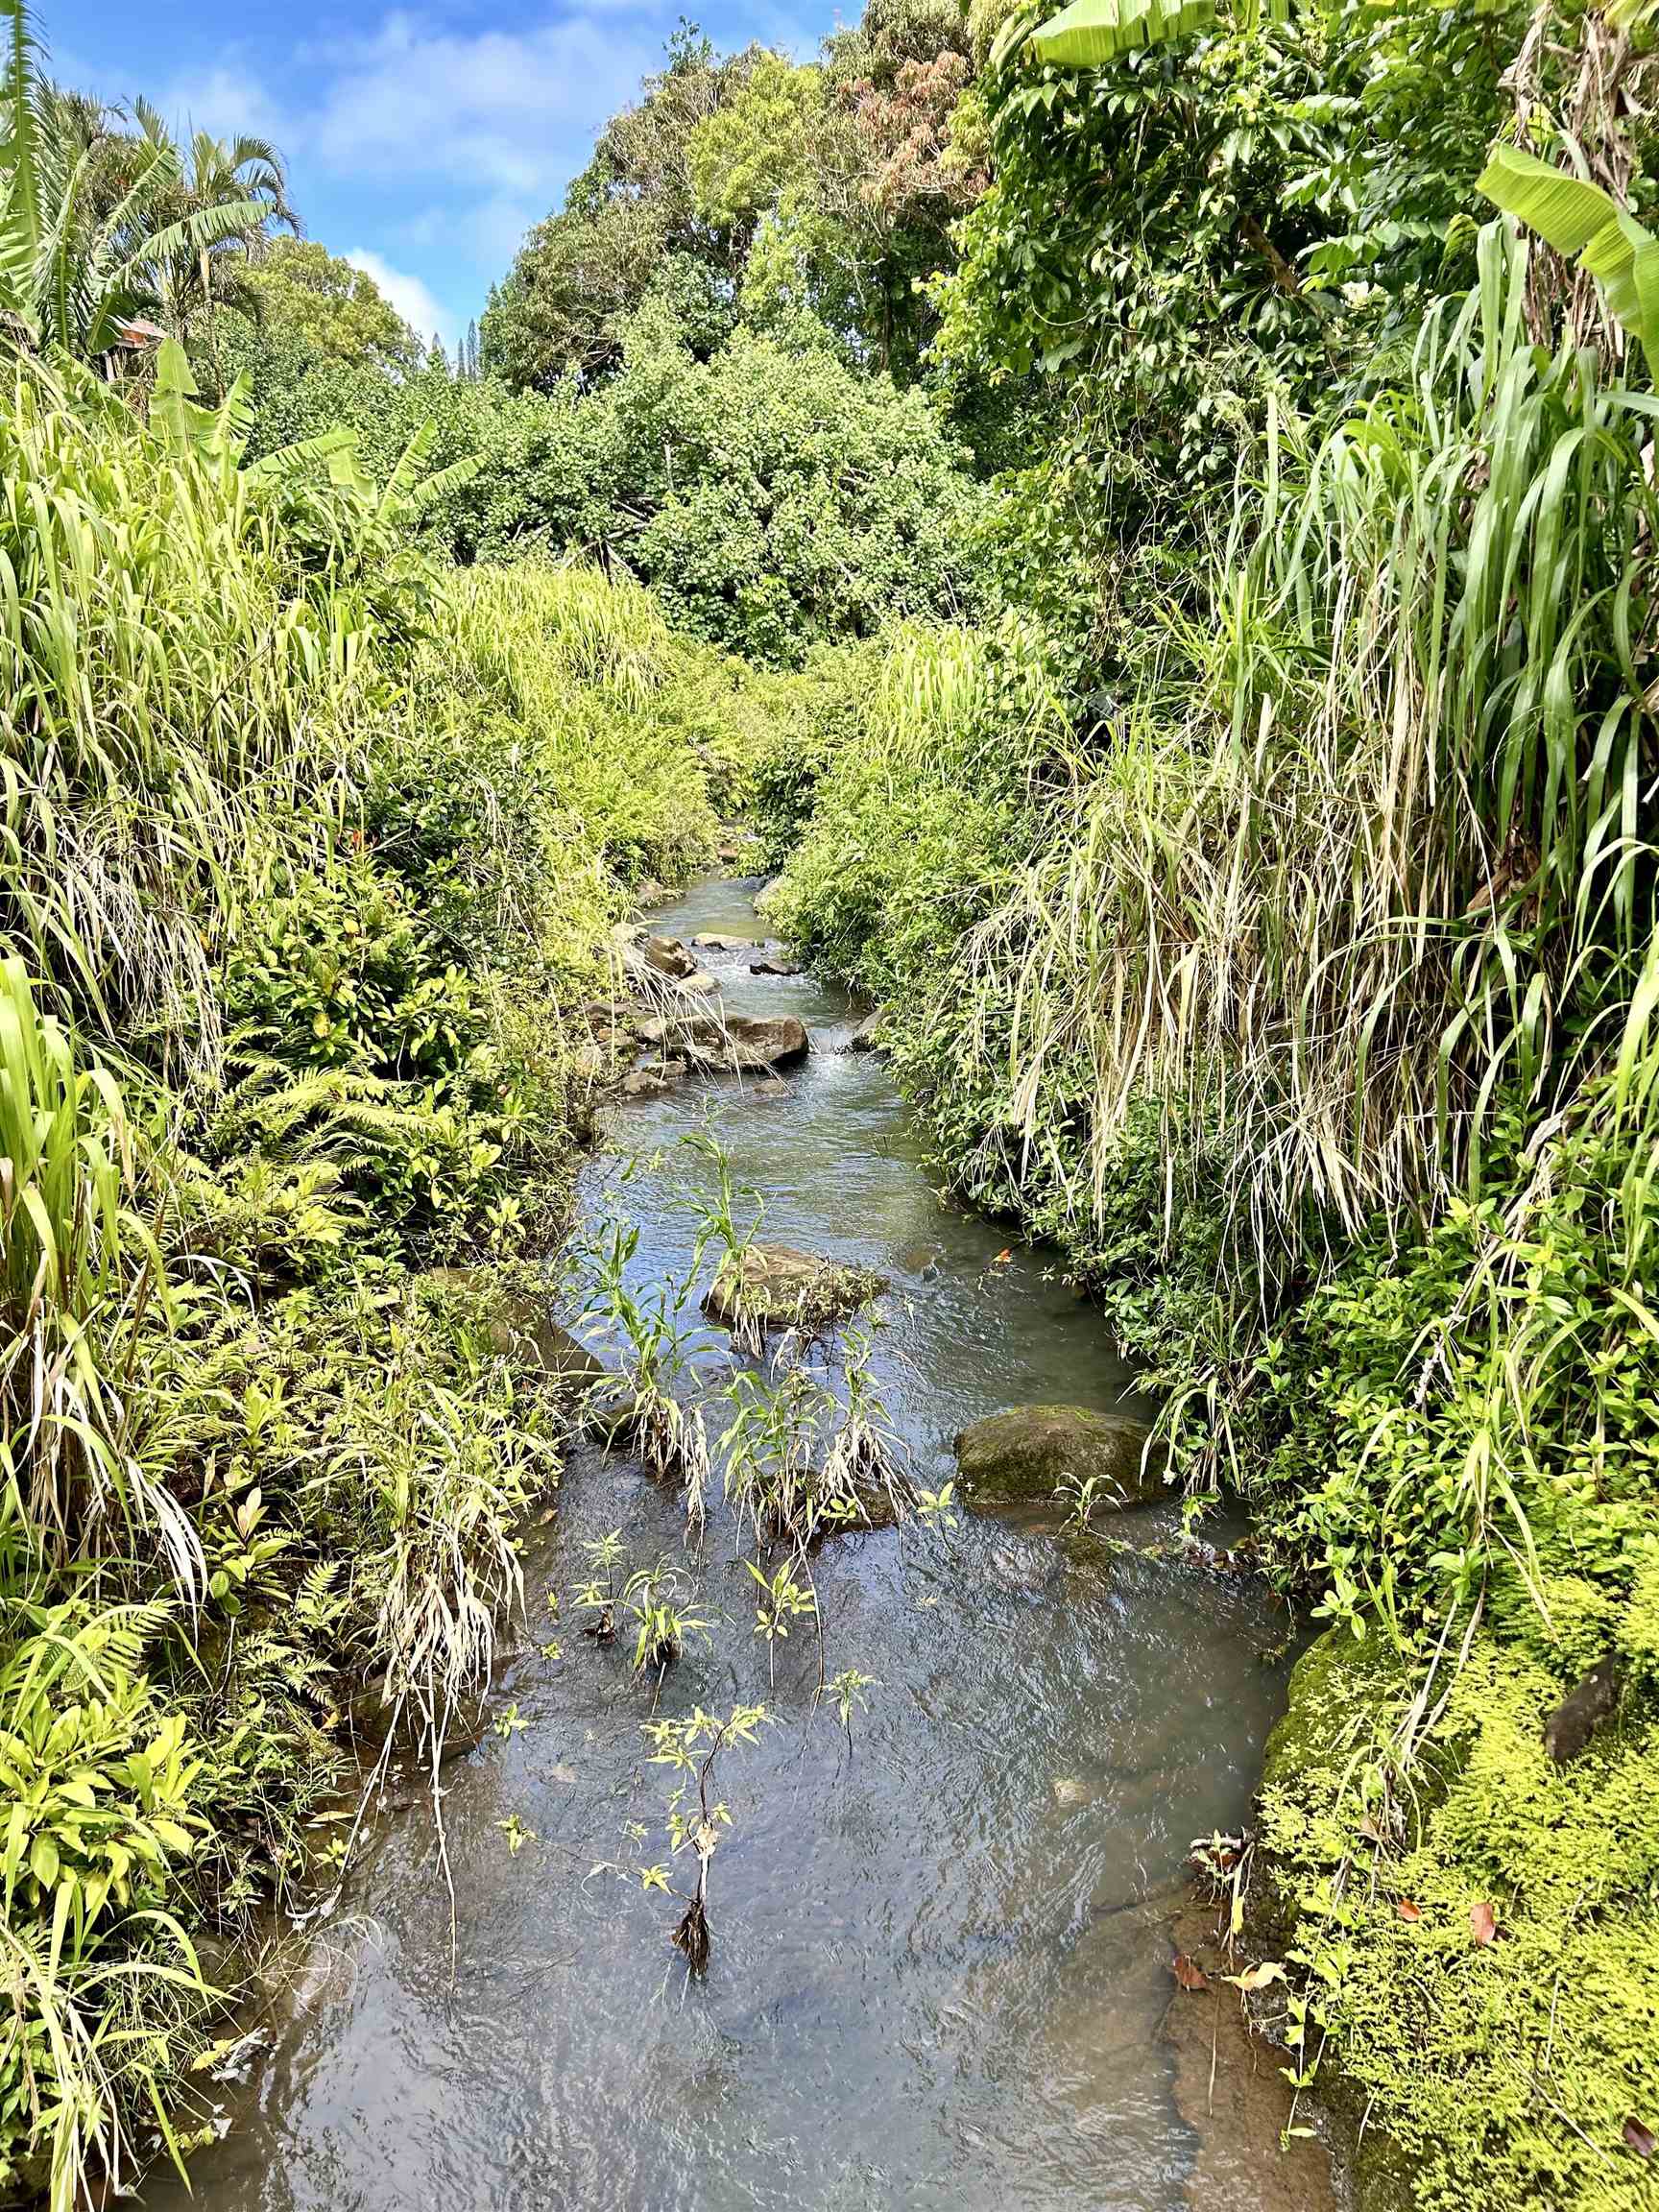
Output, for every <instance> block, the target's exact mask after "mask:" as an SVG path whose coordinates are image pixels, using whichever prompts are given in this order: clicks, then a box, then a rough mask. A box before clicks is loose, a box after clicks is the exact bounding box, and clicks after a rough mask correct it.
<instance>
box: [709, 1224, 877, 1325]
mask: <svg viewBox="0 0 1659 2212" xmlns="http://www.w3.org/2000/svg"><path fill="white" fill-rule="evenodd" d="M885 1288H886V1283H885V1281H884V1279H883V1278H882V1277H881V1276H879V1275H877V1274H874V1273H872V1272H871V1270H870V1269H869V1268H867V1267H844V1266H839V1265H837V1263H836V1262H834V1261H833V1260H826V1259H824V1258H823V1257H822V1256H821V1255H819V1254H817V1253H814V1252H798V1251H797V1250H796V1249H795V1247H794V1246H793V1245H791V1244H750V1245H747V1246H746V1247H745V1248H744V1250H743V1251H742V1252H740V1253H737V1254H735V1255H730V1254H729V1255H728V1256H727V1258H726V1259H725V1260H723V1261H722V1262H721V1263H720V1267H719V1270H718V1272H717V1273H716V1275H715V1277H714V1280H713V1282H712V1283H711V1284H710V1285H709V1289H708V1292H707V1293H706V1295H705V1297H704V1300H703V1310H704V1312H705V1313H707V1314H708V1316H709V1320H710V1321H714V1322H717V1323H718V1324H719V1326H720V1327H721V1328H722V1329H730V1330H732V1331H733V1333H735V1334H743V1333H744V1332H746V1331H751V1330H752V1331H755V1332H757V1333H758V1334H766V1333H767V1332H768V1331H771V1330H775V1329H804V1330H805V1331H806V1332H807V1333H808V1334H816V1333H817V1332H818V1331H820V1330H822V1329H826V1328H828V1327H829V1324H830V1323H831V1322H834V1321H839V1320H844V1319H845V1318H846V1316H847V1315H848V1314H850V1313H855V1312H856V1311H857V1310H858V1309H859V1307H860V1306H867V1305H868V1304H869V1302H870V1300H871V1299H872V1298H874V1297H875V1296H876V1295H877V1294H878V1292H879V1291H881V1290H884V1289H885Z"/></svg>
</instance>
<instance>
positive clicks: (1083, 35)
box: [1031, 0, 1215, 69]
mask: <svg viewBox="0 0 1659 2212" xmlns="http://www.w3.org/2000/svg"><path fill="white" fill-rule="evenodd" d="M1214 20H1215V5H1214V0H1071V5H1070V7H1069V8H1063V9H1062V10H1061V11H1060V12H1059V14H1058V15H1051V16H1050V17H1049V18H1048V20H1047V22H1046V23H1044V24H1042V25H1040V26H1039V28H1038V29H1037V30H1036V31H1034V32H1033V33H1032V35H1031V44H1032V46H1033V48H1034V49H1035V51H1036V53H1037V55H1038V57H1039V59H1040V60H1044V61H1051V62H1052V63H1054V65H1055V66H1056V67H1057V68H1061V69H1089V68H1093V67H1094V66H1095V65H1097V64H1098V63H1100V62H1102V61H1112V60H1116V59H1117V57H1118V55H1119V54H1126V53H1128V52H1129V51H1130V50H1131V48H1133V47H1136V46H1162V45H1166V44H1167V43H1168V42H1169V41H1170V40H1171V39H1175V38H1188V37H1190V36H1192V35H1193V34H1194V33H1195V32H1199V31H1207V30H1208V29H1209V28H1210V26H1211V24H1213V23H1214Z"/></svg>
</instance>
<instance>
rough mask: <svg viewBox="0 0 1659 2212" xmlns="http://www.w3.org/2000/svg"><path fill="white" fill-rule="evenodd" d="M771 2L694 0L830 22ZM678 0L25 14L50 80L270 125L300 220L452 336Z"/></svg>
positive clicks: (723, 8) (763, 24)
mask: <svg viewBox="0 0 1659 2212" xmlns="http://www.w3.org/2000/svg"><path fill="white" fill-rule="evenodd" d="M822 4H823V6H824V9H825V13H824V19H823V21H822V22H811V21H808V20H805V19H797V18H796V17H795V16H794V15H793V14H791V13H789V12H786V11H785V10H784V9H781V8H780V7H779V6H777V5H775V4H774V0H718V4H717V5H714V6H710V7H709V8H707V9H705V10H702V11H700V15H701V20H702V23H703V27H704V29H705V30H706V31H707V32H708V34H709V36H710V37H711V38H713V39H714V40H715V42H716V44H717V45H720V46H722V47H727V48H730V47H735V46H739V45H742V44H743V43H744V42H745V41H746V40H748V39H750V38H758V39H761V40H763V41H764V42H766V43H768V44H778V45H783V46H786V47H787V48H789V49H790V50H791V51H792V52H796V53H807V52H810V51H811V50H812V48H813V46H814V45H815V44H816V41H817V39H818V37H819V36H822V35H823V33H825V32H827V31H829V30H830V29H831V28H833V20H834V18H833V12H832V10H833V0H822ZM680 5H681V0H584V4H583V5H581V6H577V7H567V8H548V7H546V6H545V5H531V4H527V0H447V4H446V5H443V6H439V7H435V8H431V9H422V10H421V11H419V12H415V11H410V10H404V9H394V10H390V11H388V12H384V13H381V14H379V15H378V16H376V15H375V13H374V12H372V11H368V12H364V13H363V14H362V15H361V16H359V17H358V18H357V20H356V24H355V27H354V28H353V29H351V30H345V29H343V25H344V24H346V23H348V22H349V21H350V20H351V19H350V17H349V16H348V15H344V14H343V13H342V12H338V11H335V10H332V9H329V10H325V9H324V8H323V7H322V6H321V5H320V4H319V0H294V4H293V5H292V6H289V7H287V8H285V9H283V10H280V11H271V12H269V13H264V14H261V15H260V16H259V17H258V18H256V19H255V20H256V21H257V24H258V26H259V27H258V28H257V29H256V30H250V29H249V28H248V26H249V23H250V20H251V19H250V18H249V17H248V16H246V15H240V16H238V17H236V18H235V19H234V20H235V22H236V23H237V25H238V28H237V30H236V31H235V32H234V33H233V34H230V35H227V30H226V25H227V20H228V18H227V14H226V12H225V10H224V8H223V7H222V6H220V5H214V4H212V0H172V5H171V6H170V7H169V8H168V10H167V14H166V32H167V36H166V38H165V39H164V40H158V39H157V37H156V28H157V24H156V17H155V16H154V15H153V14H148V13H147V12H145V11H142V10H138V9H134V8H132V6H131V5H130V4H128V0H60V5H57V6H52V5H51V4H50V0H46V4H44V5H42V6H41V8H40V13H39V18H38V28H39V30H40V31H41V33H42V34H43V36H44V38H45V41H46V44H47V47H48V49H49V53H50V57H51V60H50V66H51V68H52V70H53V72H54V74H55V75H57V76H58V77H59V78H60V79H61V80H62V81H63V82H64V83H66V84H76V85H79V86H82V87H84V89H86V90H89V91H96V92H99V93H102V94H103V95H104V96H105V97H106V98H110V99H127V100H131V98H132V96H133V95H134V94H136V93H138V92H144V93H147V94H148V95H149V96H150V98H152V99H153V100H155V101H156V105H157V106H158V107H159V108H161V110H162V112H163V113H164V114H165V115H167V116H168V117H169V118H170V119H172V120H174V121H175V122H177V123H178V124H180V125H183V124H184V123H186V122H188V123H192V124H194V125H195V126H196V127H198V128H201V129H205V130H210V131H212V132H216V133H219V134H221V135H229V134H231V133H234V132H242V131H247V132H256V133H257V134H259V135H260V136H263V137H269V138H272V139H274V140H275V141H276V144H277V145H278V146H279V147H280V149H281V150H282V152H283V154H284V156H286V158H287V161H288V165H289V173H290V180H291V185H292V190H293V195H294V198H295V200H296V203H297V204H298V206H299V209H300V212H301V217H302V218H303V221H304V224H305V228H306V230H307V231H308V233H309V234H310V235H311V236H313V237H315V238H320V239H321V240H322V241H323V243H324V244H325V245H326V246H327V247H328V248H329V249H330V251H331V252H336V253H344V254H346V255H347V257H348V258H349V259H350V260H351V261H352V262H353V263H354V264H355V265H356V266H357V267H358V268H361V269H366V270H368V271H369V273H370V274H371V275H372V276H373V277H374V278H375V281H376V282H377V283H379V284H380V285H381V288H382V289H383V290H385V291H386V292H387V294H388V297H390V298H391V299H392V300H393V302H394V304H395V305H396V306H397V309H398V311H399V313H401V314H402V315H404V316H405V317H406V319H407V320H408V321H409V322H411V323H413V324H414V325H415V326H416V328H417V329H419V330H420V331H421V333H422V335H425V334H427V333H428V332H430V331H433V330H436V331H437V332H438V333H439V334H440V335H441V336H442V338H443V340H444V343H445V346H447V347H449V348H451V349H453V347H454V345H455V343H456V341H457V340H458V339H459V337H460V336H461V334H462V332H463V331H464V330H465V328H466V326H467V324H468V322H469V319H470V318H471V317H472V316H474V315H476V314H477V313H478V312H479V311H480V309H481V308H482V306H483V304H484V301H485V299H486V297H487V295H488V292H489V288H490V285H491V283H492V282H493V281H494V280H495V279H496V278H497V277H499V276H501V275H502V274H503V272H504V271H505V269H506V267H507V265H508V263H509V262H510V261H511V259H512V257H513V253H514V251H515V249H516V247H517V243H518V240H519V239H520V238H521V237H522V236H523V234H524V232H525V230H526V229H527V228H529V227H530V225H531V224H532V223H535V222H538V221H540V219H541V217H542V216H543V215H545V214H546V213H547V212H548V211H549V210H550V209H551V208H552V207H554V206H555V205H556V204H558V203H559V201H560V200H561V199H562V197H563V195H564V191H565V185H566V184H567V183H568V182H569V180H570V179H571V178H572V177H573V176H574V175H575V174H576V172H577V171H578V170H579V169H581V168H582V167H583V166H584V165H585V164H586V162H587V160H588V156H589V152H590V150H591V147H592V143H593V139H594V136H595V134H596V132H598V130H599V129H600V127H601V126H602V125H603V123H604V122H605V119H606V118H607V116H609V115H611V114H613V113H614V112H615V110H616V109H617V108H620V107H621V106H622V105H623V104H624V103H625V102H626V101H627V100H629V99H630V98H631V97H632V96H633V94H634V92H635V90H636V88H637V85H638V83H639V79H640V77H641V76H642V75H643V74H645V72H646V71H648V70H650V69H654V68H656V67H657V66H658V65H659V63H660V61H661V56H662V49H663V44H664V41H665V39H666V37H667V36H668V34H669V32H670V31H671V30H672V29H673V26H674V23H675V22H676V21H677V19H678V16H679V12H680Z"/></svg>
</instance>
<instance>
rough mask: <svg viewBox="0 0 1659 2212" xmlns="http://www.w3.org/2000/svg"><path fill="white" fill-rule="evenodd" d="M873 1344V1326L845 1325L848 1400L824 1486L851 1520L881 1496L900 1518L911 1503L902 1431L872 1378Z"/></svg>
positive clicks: (844, 1370)
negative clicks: (899, 1432)
mask: <svg viewBox="0 0 1659 2212" xmlns="http://www.w3.org/2000/svg"><path fill="white" fill-rule="evenodd" d="M874 1348H875V1334H874V1331H873V1329H872V1328H871V1326H870V1325H868V1324H854V1325H853V1326H850V1327H849V1328H848V1329H847V1331H846V1333H845V1335H844V1338H843V1345H842V1380H843V1386H844V1389H845V1392H846V1404H845V1406H844V1407H843V1409H842V1414H841V1419H840V1422H839V1424H838V1425H837V1427H836V1430H835V1434H834V1437H833V1438H832V1440H831V1442H830V1446H829V1457H828V1458H827V1459H826V1461H825V1465H824V1485H825V1488H826V1490H827V1491H828V1492H829V1495H830V1496H831V1497H832V1498H833V1499H835V1500H836V1501H837V1502H838V1503H840V1504H841V1505H842V1506H844V1507H845V1508H846V1509H847V1510H848V1514H849V1518H853V1519H856V1518H859V1517H861V1516H865V1515H866V1511H867V1508H866V1501H868V1500H869V1499H870V1498H871V1497H872V1496H874V1495H877V1494H879V1495H881V1496H883V1497H885V1499H886V1501H887V1503H888V1505H889V1507H890V1508H891V1510H892V1511H893V1513H894V1515H895V1516H896V1517H902V1514H903V1511H904V1508H905V1505H906V1503H907V1497H906V1489H907V1486H906V1484H905V1482H904V1480H903V1478H902V1475H901V1473H900V1467H899V1439H898V1435H897V1433H896V1431H895V1430H894V1428H893V1424H892V1421H891V1419H890V1418H889V1416H888V1412H887V1407H886V1406H885V1404H884V1403H883V1401H882V1398H881V1395H880V1393H879V1391H878V1389H877V1387H876V1384H875V1383H874V1382H873V1380H872V1379H871V1374H870V1360H871V1355H872V1352H873V1351H874Z"/></svg>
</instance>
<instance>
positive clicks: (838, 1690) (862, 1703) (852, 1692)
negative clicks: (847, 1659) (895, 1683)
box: [828, 1667, 881, 1759]
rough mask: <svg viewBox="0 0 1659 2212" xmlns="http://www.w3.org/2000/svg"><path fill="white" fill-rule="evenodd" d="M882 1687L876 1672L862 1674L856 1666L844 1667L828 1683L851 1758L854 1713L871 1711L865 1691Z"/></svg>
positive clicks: (848, 1754)
mask: <svg viewBox="0 0 1659 2212" xmlns="http://www.w3.org/2000/svg"><path fill="white" fill-rule="evenodd" d="M880 1687H881V1685H880V1683H879V1682H878V1681H877V1679H876V1677H875V1675H874V1674H861V1673H860V1672H859V1671H858V1670H857V1668H856V1667H843V1668H842V1670H841V1671H840V1673H839V1674H837V1675H836V1676H835V1677H834V1679H833V1680H832V1681H831V1682H830V1683H829V1685H828V1688H829V1695H830V1696H831V1697H832V1698H833V1699H834V1700H835V1714H836V1718H837V1719H839V1721H840V1723H841V1727H842V1731H843V1733H844V1734H845V1736H846V1738H847V1756H848V1758H849V1759H851V1758H852V1756H853V1716H854V1713H868V1712H869V1710H870V1700H869V1699H868V1697H866V1696H865V1695H864V1693H865V1691H866V1690H879V1689H880Z"/></svg>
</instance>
